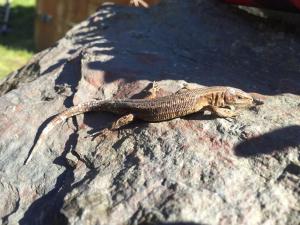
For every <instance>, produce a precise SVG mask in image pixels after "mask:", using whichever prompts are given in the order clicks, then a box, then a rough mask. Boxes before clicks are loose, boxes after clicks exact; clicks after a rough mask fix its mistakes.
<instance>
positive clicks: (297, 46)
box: [0, 0, 300, 225]
mask: <svg viewBox="0 0 300 225" xmlns="http://www.w3.org/2000/svg"><path fill="white" fill-rule="evenodd" d="M274 24H275V25H276V21H273V20H268V19H265V18H260V17H258V18H257V17H254V16H250V15H248V14H247V13H245V12H242V11H239V10H238V9H237V8H232V6H228V5H224V4H221V3H219V2H217V1H211V0H210V1H208V0H202V1H196V0H193V1H179V0H165V1H163V2H161V3H160V4H159V5H157V6H156V7H153V8H151V9H148V10H146V9H136V8H127V7H121V6H114V5H105V6H103V7H102V8H101V9H100V10H99V11H98V12H97V13H95V14H94V15H92V16H91V17H90V18H89V19H88V20H86V21H84V22H82V23H80V24H79V25H77V26H76V27H74V28H73V29H72V30H70V31H69V32H68V33H67V34H66V36H65V38H63V39H61V40H60V41H59V42H58V43H57V45H56V46H54V47H52V48H50V49H47V50H45V51H44V52H43V53H40V54H39V55H37V56H36V57H34V58H33V59H32V60H31V62H30V63H29V64H28V65H27V66H25V67H24V68H23V69H22V70H20V71H19V72H16V73H13V74H12V75H11V76H9V77H8V78H7V79H6V80H5V81H3V82H2V83H1V85H0V91H1V94H2V96H1V97H0V106H1V114H0V135H1V138H0V173H1V177H0V198H1V203H2V206H1V207H0V215H1V218H2V224H17V223H19V224H21V225H26V224H30V225H32V224H46V225H48V224H49V225H50V224H72V225H77V224H174V225H175V224H176V225H179V224H193V225H194V224H220V225H221V224H249V225H250V224H251V225H252V224H253V225H255V224H278V225H281V224H282V225H283V224H291V225H296V224H299V221H300V204H299V202H300V201H299V200H300V187H299V183H300V161H299V160H300V156H299V152H300V138H299V137H300V110H299V105H300V97H299V94H300V90H299V89H298V86H299V85H298V84H299V81H300V76H299V72H300V67H299V59H300V42H299V33H298V31H297V29H292V28H293V25H290V26H287V25H286V24H280V25H276V26H275V25H274ZM30 65H31V66H30ZM32 65H35V66H32ZM33 68H34V69H33ZM153 80H155V81H158V85H159V87H160V88H161V91H160V92H159V94H160V95H165V94H169V93H172V92H175V91H176V90H178V89H180V88H181V87H183V86H184V85H185V84H186V82H188V83H193V85H197V84H198V85H200V86H212V85H228V86H234V87H238V88H241V89H243V90H245V91H247V92H254V93H256V94H254V96H258V98H259V99H260V100H263V101H264V104H262V105H258V106H256V107H254V108H252V109H251V110H243V111H242V113H241V114H240V115H239V116H238V117H237V118H235V119H233V120H225V119H222V118H212V117H210V116H209V115H204V116H201V115H198V114H195V115H191V116H187V117H185V118H178V119H174V120H171V121H166V122H161V123H146V122H142V121H137V122H135V123H133V124H131V125H129V126H127V127H124V128H123V129H121V130H119V131H113V132H110V133H108V135H107V136H106V138H101V136H99V137H97V138H95V139H94V140H93V139H92V138H91V137H89V134H92V133H94V132H97V131H101V130H102V129H104V128H106V127H108V126H109V125H110V123H111V122H113V121H114V120H115V119H116V118H117V117H116V116H114V115H111V114H109V113H101V112H99V113H87V114H85V115H79V116H77V117H74V118H72V119H69V120H68V121H67V122H66V123H65V124H63V125H62V126H58V127H57V129H55V130H54V131H53V132H52V133H51V134H50V135H49V137H48V139H47V140H46V141H45V143H44V144H43V145H42V146H40V147H39V149H38V151H37V153H36V154H35V155H34V156H33V158H32V161H30V163H29V164H28V165H26V166H24V165H23V162H24V160H25V158H26V156H27V154H28V151H29V149H30V147H31V145H32V144H33V143H34V140H35V139H36V137H38V135H39V133H40V132H41V131H42V130H43V128H44V127H45V125H46V124H47V123H48V122H49V121H50V120H51V118H52V116H53V115H55V114H56V113H58V112H60V111H62V110H63V109H65V108H67V107H70V106H72V105H76V104H78V103H81V102H84V101H88V100H90V99H93V98H100V99H111V98H131V97H133V98H136V97H139V96H140V94H139V93H140V92H142V91H143V90H144V89H145V88H146V87H147V86H149V85H150V84H151V82H152V81H153ZM260 96H263V97H260Z"/></svg>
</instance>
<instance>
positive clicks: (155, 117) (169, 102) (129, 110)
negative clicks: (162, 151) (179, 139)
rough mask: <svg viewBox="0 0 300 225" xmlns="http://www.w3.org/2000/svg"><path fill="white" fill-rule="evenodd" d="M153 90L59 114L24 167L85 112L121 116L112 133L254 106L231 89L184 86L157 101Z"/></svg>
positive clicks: (223, 114) (228, 113)
mask: <svg viewBox="0 0 300 225" xmlns="http://www.w3.org/2000/svg"><path fill="white" fill-rule="evenodd" d="M151 91H152V94H151V95H150V96H148V98H146V99H116V100H93V101H89V102H86V103H82V104H79V105H76V106H73V107H71V108H68V109H66V110H65V111H63V112H61V113H59V114H58V115H57V116H56V117H54V119H53V120H52V121H50V123H49V124H48V125H47V126H46V128H45V129H44V130H43V131H42V133H41V135H40V137H39V139H38V141H37V143H36V145H33V146H32V148H31V150H30V151H29V153H28V157H27V158H26V160H25V162H24V164H27V163H28V162H29V160H30V159H31V156H32V154H33V153H34V152H33V150H34V149H36V148H37V146H39V145H40V144H41V143H42V142H43V141H44V139H45V137H46V136H47V135H48V134H49V132H50V131H51V130H52V129H53V128H54V127H55V126H56V125H58V124H60V123H62V122H64V121H65V120H67V119H68V118H70V117H72V116H75V115H78V114H82V113H85V112H91V111H106V112H111V113H114V114H118V115H121V118H119V119H118V120H117V121H116V122H114V123H113V124H112V127H111V129H112V130H116V129H118V128H120V127H122V126H124V125H127V124H129V123H131V122H132V121H133V120H135V119H139V120H144V121H148V122H160V121H165V120H171V119H173V118H176V117H182V116H185V115H188V114H192V113H195V112H199V111H205V110H208V111H210V112H211V113H212V114H215V115H217V116H219V117H233V116H235V115H237V111H235V107H248V106H251V105H252V103H253V98H252V97H251V95H250V94H248V93H246V92H244V91H242V90H240V89H237V88H232V87H222V86H216V87H207V88H195V89H191V88H187V87H185V88H183V89H181V90H179V91H178V92H176V93H175V94H171V95H168V96H164V97H157V98H156V91H157V87H156V86H155V83H154V84H153V88H152V89H151Z"/></svg>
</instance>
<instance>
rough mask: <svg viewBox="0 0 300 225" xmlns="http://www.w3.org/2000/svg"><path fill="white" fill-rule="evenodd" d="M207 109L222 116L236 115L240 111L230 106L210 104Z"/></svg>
mask: <svg viewBox="0 0 300 225" xmlns="http://www.w3.org/2000/svg"><path fill="white" fill-rule="evenodd" d="M205 109H206V110H209V111H210V112H211V113H212V114H214V115H216V116H219V117H222V118H227V117H235V116H237V115H238V112H236V111H234V110H233V109H230V108H219V107H216V106H208V107H206V108H205Z"/></svg>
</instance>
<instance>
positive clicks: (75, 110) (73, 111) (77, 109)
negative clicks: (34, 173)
mask: <svg viewBox="0 0 300 225" xmlns="http://www.w3.org/2000/svg"><path fill="white" fill-rule="evenodd" d="M105 103H109V102H108V101H100V100H95V101H92V102H86V103H82V104H79V105H76V106H72V107H70V108H68V109H66V110H65V111H63V112H61V113H59V114H57V115H56V116H55V117H54V118H53V119H52V120H51V121H50V122H49V123H48V124H47V125H46V127H45V128H44V129H43V130H42V132H41V133H40V135H39V134H37V135H36V138H35V141H34V143H33V145H32V147H31V148H30V150H29V152H28V156H27V158H26V159H25V161H24V165H27V164H28V162H29V161H30V160H31V158H32V156H33V154H34V153H35V151H36V149H37V148H38V146H40V145H41V144H42V143H43V141H44V140H45V138H46V137H47V136H48V134H49V133H50V132H51V131H52V130H53V128H55V127H56V126H57V125H58V124H61V123H63V122H64V121H66V120H67V119H68V118H70V117H72V116H75V115H78V114H82V113H85V112H91V111H101V108H102V107H103V106H104V105H105Z"/></svg>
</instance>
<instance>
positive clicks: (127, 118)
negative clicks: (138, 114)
mask: <svg viewBox="0 0 300 225" xmlns="http://www.w3.org/2000/svg"><path fill="white" fill-rule="evenodd" d="M133 120H134V115H133V114H127V115H125V116H122V117H121V118H119V119H118V120H117V121H115V122H114V123H113V124H112V126H111V129H112V130H117V129H119V128H120V127H123V126H125V125H127V124H130V123H131V122H132V121H133Z"/></svg>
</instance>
